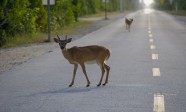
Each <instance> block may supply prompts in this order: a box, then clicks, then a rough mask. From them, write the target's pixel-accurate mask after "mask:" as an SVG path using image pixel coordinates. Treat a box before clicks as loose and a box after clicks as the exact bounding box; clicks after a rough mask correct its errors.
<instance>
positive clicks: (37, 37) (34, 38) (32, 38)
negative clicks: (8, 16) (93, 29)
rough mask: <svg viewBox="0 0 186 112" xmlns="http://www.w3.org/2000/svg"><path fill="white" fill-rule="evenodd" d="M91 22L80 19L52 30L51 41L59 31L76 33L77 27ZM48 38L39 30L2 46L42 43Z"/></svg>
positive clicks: (20, 36)
mask: <svg viewBox="0 0 186 112" xmlns="http://www.w3.org/2000/svg"><path fill="white" fill-rule="evenodd" d="M89 24H91V22H88V21H80V22H76V23H74V24H72V25H70V26H67V27H64V28H61V29H58V30H57V31H51V41H53V39H52V38H53V37H54V36H55V35H56V32H58V34H59V35H61V34H74V30H75V29H77V28H81V27H85V26H87V25H89ZM46 40H48V34H47V33H42V32H37V33H36V34H32V35H29V34H21V35H16V36H15V37H14V38H9V39H7V40H6V43H5V44H4V45H3V46H1V48H8V47H15V46H20V45H25V44H31V43H42V42H46Z"/></svg>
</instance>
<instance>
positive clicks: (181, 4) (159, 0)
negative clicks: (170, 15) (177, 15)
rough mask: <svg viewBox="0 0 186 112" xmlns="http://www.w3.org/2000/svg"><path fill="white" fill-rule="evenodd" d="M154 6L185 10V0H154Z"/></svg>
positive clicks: (164, 8) (163, 8)
mask: <svg viewBox="0 0 186 112" xmlns="http://www.w3.org/2000/svg"><path fill="white" fill-rule="evenodd" d="M155 7H156V8H158V9H162V10H186V0H155Z"/></svg>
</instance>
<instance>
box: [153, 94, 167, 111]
mask: <svg viewBox="0 0 186 112" xmlns="http://www.w3.org/2000/svg"><path fill="white" fill-rule="evenodd" d="M153 110H154V112H165V102H164V96H163V95H160V94H154V109H153Z"/></svg>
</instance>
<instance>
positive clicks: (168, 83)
mask: <svg viewBox="0 0 186 112" xmlns="http://www.w3.org/2000/svg"><path fill="white" fill-rule="evenodd" d="M126 17H132V18H134V22H133V23H132V27H131V32H128V31H127V30H125V24H124V18H123V19H120V20H117V21H115V22H113V23H111V24H109V25H108V26H105V27H103V28H101V29H99V30H97V31H95V32H92V33H90V34H88V35H86V36H84V37H83V38H81V39H78V40H75V41H73V42H72V43H70V44H69V45H67V47H72V46H84V45H93V44H98V45H103V46H105V47H108V48H109V49H110V50H111V57H110V58H109V60H108V65H109V66H110V67H111V71H110V77H109V83H108V84H107V85H106V86H101V87H97V86H96V85H97V84H98V82H99V79H100V77H101V71H100V69H99V67H98V66H97V65H87V66H86V68H87V73H88V76H89V79H90V81H91V85H90V87H85V86H86V79H85V77H84V75H83V72H82V71H81V68H80V67H79V69H78V71H77V76H76V79H75V84H74V86H73V87H68V85H69V84H70V82H71V78H72V73H73V65H70V64H69V63H68V62H67V60H65V59H64V57H63V56H62V54H61V51H60V48H57V49H55V50H54V51H53V52H50V53H47V54H45V55H42V56H40V57H37V58H34V59H31V60H29V61H28V62H26V63H24V64H21V65H19V66H17V67H15V68H14V69H12V70H10V71H7V72H5V73H4V74H2V75H0V112H186V60H185V57H186V36H185V34H186V26H185V25H184V24H181V23H180V22H178V21H177V20H175V19H174V17H173V16H171V15H168V14H166V13H162V12H159V11H148V10H145V11H137V12H135V13H131V14H129V15H126Z"/></svg>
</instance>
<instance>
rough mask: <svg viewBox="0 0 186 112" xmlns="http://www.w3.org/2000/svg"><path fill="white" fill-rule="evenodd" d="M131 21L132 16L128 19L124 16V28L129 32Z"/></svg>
mask: <svg viewBox="0 0 186 112" xmlns="http://www.w3.org/2000/svg"><path fill="white" fill-rule="evenodd" d="M132 22H133V19H132V18H129V19H127V18H125V24H126V30H128V31H129V32H130V26H131V24H132Z"/></svg>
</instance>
